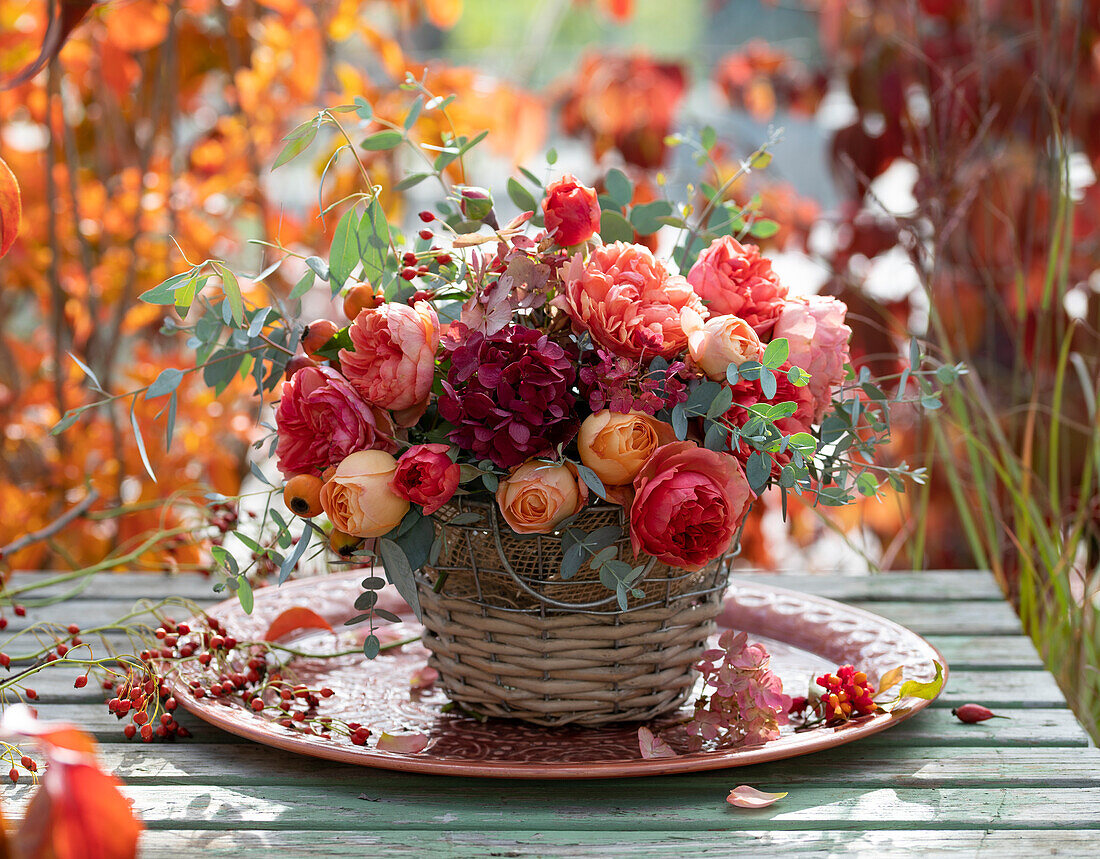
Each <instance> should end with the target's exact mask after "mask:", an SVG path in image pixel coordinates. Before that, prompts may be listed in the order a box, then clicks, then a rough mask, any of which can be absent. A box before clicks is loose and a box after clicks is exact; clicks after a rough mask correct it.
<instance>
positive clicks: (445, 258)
mask: <svg viewBox="0 0 1100 859" xmlns="http://www.w3.org/2000/svg"><path fill="white" fill-rule="evenodd" d="M435 261H436V262H437V263H439V264H440V265H446V264H447V263H449V262H450V261H451V255H450V254H440V255H439V256H437V257H436V258H435Z"/></svg>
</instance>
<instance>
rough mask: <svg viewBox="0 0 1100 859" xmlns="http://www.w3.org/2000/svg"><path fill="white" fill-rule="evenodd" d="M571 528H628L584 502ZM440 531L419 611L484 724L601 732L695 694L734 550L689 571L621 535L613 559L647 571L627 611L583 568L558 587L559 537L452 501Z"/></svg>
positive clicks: (437, 660) (438, 664) (449, 686)
mask: <svg viewBox="0 0 1100 859" xmlns="http://www.w3.org/2000/svg"><path fill="white" fill-rule="evenodd" d="M475 515H476V517H477V518H476V521H475ZM456 517H458V524H454V523H453V522H452V520H455V519H456ZM571 524H572V526H573V527H576V528H579V529H580V530H582V531H584V532H586V533H592V532H593V531H595V530H596V529H598V528H601V527H605V526H607V525H616V526H623V525H624V522H623V510H622V508H621V507H617V506H611V505H597V506H592V507H589V508H588V509H586V510H585V511H584V512H583V513H582V514H581V515H580V516H579V517H578V518H577V519H576V520H574V522H573V523H571ZM435 527H436V531H437V535H439V536H441V537H442V539H443V549H442V552H441V553H440V556H439V558H438V560H437V562H436V564H435V565H434V566H426V567H424V569H423V572H422V573H420V574H418V584H419V595H420V606H421V609H422V614H423V621H424V626H425V628H426V634H425V638H424V643H425V645H426V646H427V647H428V649H429V650H430V651H431V657H430V659H429V664H430V665H431V666H432V667H433V668H435V669H436V670H437V671H438V672H439V675H440V679H439V683H440V685H441V687H442V688H443V690H444V691H445V692H446V693H447V695H448V696H449V697H450V698H451V699H452V700H453V701H456V702H457V703H459V704H461V705H463V706H466V707H468V708H469V709H471V710H473V711H475V712H478V713H481V714H483V715H486V716H495V717H500V718H512V719H523V720H525V721H528V722H532V723H535V724H538V725H545V726H560V725H579V726H597V725H605V724H610V723H613V722H627V721H643V720H648V719H652V718H655V717H656V716H659V715H662V714H664V713H668V712H670V711H672V710H675V709H676V708H678V707H680V706H681V705H682V704H684V703H685V702H686V701H687V699H688V698H689V697H690V696H691V693H692V689H693V687H694V685H695V680H696V672H695V668H694V666H695V664H696V663H697V662H698V660H699V658H700V656H701V655H702V653H703V651H704V649H705V648H706V642H707V638H708V637H709V636H710V635H711V633H712V632H713V631H714V627H715V625H714V618H715V616H716V615H717V614H718V610H719V608H720V605H721V599H722V595H723V593H724V591H725V586H726V580H727V578H728V574H729V560H730V556H726V557H723V558H720V559H719V560H718V561H715V562H714V563H713V564H711V565H710V566H708V567H706V568H704V569H703V570H700V571H698V572H686V571H684V570H680V569H677V568H675V567H670V566H668V565H667V564H660V563H657V562H656V561H655V560H654V559H652V558H642V559H636V558H634V557H633V555H632V552H631V548H630V541H629V539H628V538H625V537H624V538H623V539H622V540H620V541H619V546H618V547H619V557H620V558H622V559H623V560H630V561H631V562H632V563H635V564H637V563H646V565H647V572H646V574H645V577H644V580H643V581H642V582H640V583H639V584H638V587H640V588H641V590H642V591H643V593H644V597H643V598H641V599H636V598H634V597H631V598H630V605H629V607H628V609H627V611H625V612H623V611H620V610H619V607H618V604H617V602H616V600H615V596H614V594H613V593H611V592H609V591H608V589H607V588H606V587H605V586H604V585H603V584H602V583H601V582H600V581H599V576H598V573H597V572H595V571H592V570H590V569H589V568H588V567H587V566H585V567H583V568H582V570H581V571H580V572H578V573H577V574H576V575H575V576H574V577H573V578H571V579H569V580H568V581H564V580H562V578H561V560H562V541H561V535H560V534H559V533H554V534H543V535H530V536H527V535H519V534H516V533H515V532H513V531H512V530H511V529H510V528H508V526H507V525H506V524H504V523H503V522H502V521H500V520H499V519H498V516H497V511H496V505H495V504H492V503H485V502H473V501H468V500H465V499H456V500H455V502H454V503H453V504H451V505H448V506H445V507H444V508H442V509H441V510H440V511H439V512H438V513H436V514H435ZM624 533H625V528H624Z"/></svg>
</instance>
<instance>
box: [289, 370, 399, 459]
mask: <svg viewBox="0 0 1100 859" xmlns="http://www.w3.org/2000/svg"><path fill="white" fill-rule="evenodd" d="M275 423H276V424H277V425H278V427H279V445H278V447H277V448H276V450H275V456H276V457H277V459H278V462H279V471H281V472H282V473H283V475H284V476H286V477H291V476H293V475H295V474H320V473H321V472H322V471H324V470H325V469H326V468H327V467H328V466H330V465H336V464H337V463H339V462H340V461H341V460H342V459H344V457H346V456H347V455H348V454H350V453H354V452H355V451H357V450H365V449H368V448H378V449H380V450H387V451H395V450H397V445H396V444H395V443H394V441H393V423H392V421H391V420H390V417H389V415H388V414H387V413H386V412H385V411H383V410H382V409H379V408H375V407H373V406H371V405H370V404H369V403H367V402H364V400H363V398H362V397H360V396H359V394H357V393H356V392H355V389H354V388H353V387H352V386H351V385H350V384H349V383H348V380H347V379H345V378H344V377H343V376H341V375H340V374H339V373H337V372H336V371H335V370H333V369H332V368H331V367H304V368H302V369H301V370H299V371H298V372H297V373H295V374H294V376H293V377H291V379H290V380H289V381H286V382H283V388H282V394H281V399H280V400H279V407H278V409H277V410H276V412H275Z"/></svg>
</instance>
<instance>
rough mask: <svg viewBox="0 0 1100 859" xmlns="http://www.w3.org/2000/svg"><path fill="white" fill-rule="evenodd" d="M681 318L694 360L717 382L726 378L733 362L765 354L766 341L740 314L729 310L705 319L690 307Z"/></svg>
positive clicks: (689, 350)
mask: <svg viewBox="0 0 1100 859" xmlns="http://www.w3.org/2000/svg"><path fill="white" fill-rule="evenodd" d="M680 321H681V323H682V324H683V326H684V333H685V334H686V335H687V339H688V352H689V353H690V354H691V360H692V361H694V362H695V365H696V366H697V367H698V368H699V369H700V370H702V371H703V372H704V373H705V374H706V375H707V377H708V378H710V379H714V381H716V382H720V381H724V380H725V378H726V368H727V367H729V365H730V364H740V363H742V362H743V361H759V360H760V359H761V358H763V357H764V344H763V343H761V342H760V338H759V337H757V336H756V332H755V331H754V330H753V328H752V326H751V325H749V323H747V322H746V321H745V320H744V319H742V318H741V317H740V316H733V315H730V314H726V315H724V316H712V317H710V319H707V320H705V321H704V320H703V317H702V316H700V315H699V314H698V313H696V312H695V311H694V310H692V309H691V308H690V307H688V308H685V309H684V312H683V313H682V314H681V315H680Z"/></svg>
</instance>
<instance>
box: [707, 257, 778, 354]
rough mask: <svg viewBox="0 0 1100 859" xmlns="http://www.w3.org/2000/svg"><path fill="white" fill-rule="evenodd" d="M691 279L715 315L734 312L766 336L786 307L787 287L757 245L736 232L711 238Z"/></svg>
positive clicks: (734, 314)
mask: <svg viewBox="0 0 1100 859" xmlns="http://www.w3.org/2000/svg"><path fill="white" fill-rule="evenodd" d="M687 279H688V282H689V283H690V284H691V285H692V287H694V289H695V291H696V292H697V293H698V294H699V295H700V296H701V297H702V299H703V300H704V301H705V302H706V303H707V310H708V311H710V312H711V313H713V314H715V315H724V314H732V315H733V316H740V317H741V318H742V319H744V320H745V321H746V322H748V323H749V325H751V326H752V327H753V328H754V329H755V330H756V333H757V334H759V335H760V336H761V337H763V336H764V335H765V334H767V333H768V332H769V331H770V330H771V329H772V327H773V326H774V325H775V320H776V319H778V318H779V314H780V313H781V312H782V311H783V300H784V299H785V298H786V297H787V287H785V286H783V284H781V283H780V282H779V278H778V277H776V274H775V272H774V271H772V264H771V263H770V262H769V261H768V260H766V259H765V258H764V257H762V256H760V249H759V248H758V247H757V246H756V245H742V244H741V243H740V242H739V241H737V239H735V238H733V237H732V236H723V237H722V238H720V239H715V240H714V241H713V242H711V244H710V247H709V248H707V249H706V250H705V251H703V252H702V253H701V254H699V258H698V259H697V260H696V261H695V265H693V266H692V267H691V271H689V272H688V276H687Z"/></svg>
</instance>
